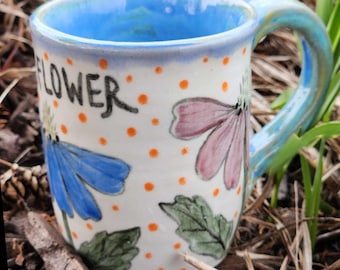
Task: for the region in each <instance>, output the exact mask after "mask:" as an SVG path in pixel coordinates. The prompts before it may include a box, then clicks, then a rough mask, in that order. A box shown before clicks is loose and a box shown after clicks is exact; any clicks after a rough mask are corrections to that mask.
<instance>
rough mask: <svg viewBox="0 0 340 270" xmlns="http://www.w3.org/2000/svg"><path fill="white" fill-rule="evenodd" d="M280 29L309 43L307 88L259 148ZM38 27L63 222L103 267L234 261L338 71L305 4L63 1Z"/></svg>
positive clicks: (51, 165)
mask: <svg viewBox="0 0 340 270" xmlns="http://www.w3.org/2000/svg"><path fill="white" fill-rule="evenodd" d="M280 27H290V28H292V29H294V30H296V31H297V32H299V34H300V35H301V36H302V40H303V41H302V45H303V46H302V47H303V54H304V59H303V67H302V73H301V78H300V83H299V86H298V88H297V91H296V94H295V96H294V97H293V98H292V99H291V100H290V101H289V103H288V104H287V105H286V107H285V108H284V109H283V110H282V111H281V112H280V113H279V115H278V116H277V117H276V118H275V120H273V121H272V122H271V123H270V124H268V125H267V126H266V127H264V129H263V130H262V131H261V132H259V133H258V134H256V135H255V136H253V137H252V139H251V140H250V139H249V138H248V137H249V136H248V135H249V133H250V132H249V131H250V124H249V109H250V105H249V102H250V93H251V69H250V57H251V52H252V49H253V48H254V46H255V45H256V43H257V42H258V41H259V40H260V39H261V38H262V37H264V36H265V35H266V34H267V33H269V32H271V31H273V30H275V29H277V28H280ZM31 28H32V34H33V41H34V47H35V60H36V70H37V81H38V89H39V91H38V92H39V97H40V115H41V121H42V131H43V136H42V138H43V146H44V151H45V157H46V164H47V167H48V175H49V183H50V190H51V195H52V199H53V206H54V210H55V215H56V217H57V221H58V224H59V227H60V231H61V233H62V234H63V235H64V237H65V238H66V239H67V240H68V242H69V243H70V244H71V245H73V246H74V247H75V248H76V249H77V250H78V251H79V253H80V254H81V255H82V256H83V258H84V259H85V260H86V261H87V263H88V265H89V268H90V269H148V270H152V269H153V270H160V269H171V270H176V269H177V270H179V269H191V267H190V266H188V265H186V264H185V263H184V261H183V259H182V258H181V256H180V255H179V253H180V252H188V253H189V254H191V255H193V256H194V257H197V258H198V259H200V260H202V261H204V262H206V263H208V264H209V265H217V264H218V263H219V262H221V261H222V260H223V258H224V257H225V256H226V251H227V249H228V246H229V245H230V243H231V241H232V239H233V235H234V233H235V230H236V227H237V225H238V221H239V218H240V215H241V213H242V207H243V205H244V201H245V198H246V196H247V195H246V194H247V190H249V189H250V188H251V187H252V185H253V182H254V181H255V179H256V178H257V176H260V175H261V174H263V173H264V172H265V170H266V168H267V167H268V165H269V164H270V160H271V159H272V158H273V156H274V155H275V153H276V152H277V150H278V149H279V148H280V147H281V146H282V145H283V144H284V142H285V141H286V140H287V139H288V138H289V136H290V135H291V134H292V133H293V132H295V131H297V130H299V129H305V128H306V127H307V126H308V124H309V122H310V121H311V120H312V118H313V116H314V115H315V113H316V112H317V111H318V109H319V108H320V105H321V104H322V102H323V100H324V96H325V92H326V89H327V85H328V82H329V76H330V74H331V72H330V71H331V67H332V63H331V62H332V61H331V49H330V43H329V40H328V37H327V34H326V32H325V30H324V27H323V26H322V23H321V22H320V21H319V20H318V19H317V17H316V16H315V15H314V14H313V13H312V11H310V10H309V9H308V8H307V7H306V6H304V5H303V4H301V3H299V2H298V1H272V0H254V1H241V0H197V1H190V0H177V1H176V0H163V1H155V0H139V1H137V0H125V1H111V0H96V1H87V0H73V1H70V0H55V1H49V2H47V3H45V4H43V5H42V6H41V7H40V8H38V9H37V10H36V11H35V12H34V14H33V15H32V17H31Z"/></svg>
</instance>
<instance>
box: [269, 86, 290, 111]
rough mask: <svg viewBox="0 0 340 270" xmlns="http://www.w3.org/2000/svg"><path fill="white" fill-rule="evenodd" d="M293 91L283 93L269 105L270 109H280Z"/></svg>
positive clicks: (288, 90)
mask: <svg viewBox="0 0 340 270" xmlns="http://www.w3.org/2000/svg"><path fill="white" fill-rule="evenodd" d="M294 93H295V91H294V90H293V89H287V90H285V91H283V92H282V93H281V94H280V95H279V96H278V97H277V98H276V99H275V100H274V101H273V103H272V104H271V105H270V108H271V109H272V110H279V109H281V108H282V107H283V106H284V105H285V104H286V103H287V102H288V100H289V99H290V98H291V97H292V96H293V94H294Z"/></svg>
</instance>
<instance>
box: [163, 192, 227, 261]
mask: <svg viewBox="0 0 340 270" xmlns="http://www.w3.org/2000/svg"><path fill="white" fill-rule="evenodd" d="M159 206H160V208H161V209H162V210H163V211H164V212H165V213H166V214H167V215H168V216H169V217H171V218H172V219H174V220H175V221H176V222H177V224H178V228H177V230H176V233H177V234H178V235H179V236H180V237H182V238H183V239H185V240H186V241H187V242H188V243H189V248H190V250H191V251H192V252H194V253H196V254H200V255H206V256H211V257H214V258H215V259H223V258H224V257H225V255H226V249H227V247H228V245H229V243H230V241H231V238H232V233H233V221H229V222H228V221H227V220H226V219H225V218H224V217H223V216H222V215H218V216H214V214H213V212H212V210H211V208H210V207H209V205H208V204H207V202H206V201H205V200H204V199H203V198H202V197H200V196H194V197H193V198H188V197H185V196H182V195H178V196H176V198H175V202H173V203H160V204H159Z"/></svg>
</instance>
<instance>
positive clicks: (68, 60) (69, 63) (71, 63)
mask: <svg viewBox="0 0 340 270" xmlns="http://www.w3.org/2000/svg"><path fill="white" fill-rule="evenodd" d="M66 63H67V64H68V65H70V66H72V65H73V60H72V59H71V58H67V59H66Z"/></svg>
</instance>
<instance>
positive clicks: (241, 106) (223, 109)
mask: <svg viewBox="0 0 340 270" xmlns="http://www.w3.org/2000/svg"><path fill="white" fill-rule="evenodd" d="M242 88H243V87H242V85H241V97H240V98H239V101H238V102H237V103H236V105H228V104H224V103H222V102H219V101H217V100H215V99H211V98H206V97H197V98H188V99H184V100H181V101H180V102H179V103H177V104H176V105H175V106H174V108H173V113H174V117H175V118H174V121H173V122H172V125H171V129H170V131H171V133H172V134H173V135H174V136H175V137H176V138H179V139H183V140H190V139H193V138H195V137H197V136H200V135H202V134H203V133H205V132H206V131H208V130H211V132H210V134H209V135H208V137H207V139H206V140H205V142H204V143H203V145H202V146H201V148H200V150H199V153H198V155H197V158H196V172H197V173H198V175H200V177H201V178H202V179H203V180H210V179H211V178H213V177H214V176H215V175H216V174H217V172H218V171H219V170H220V168H221V167H222V165H223V164H224V182H225V185H226V188H227V189H231V188H235V187H236V186H237V185H238V182H239V179H240V174H241V168H242V166H241V165H242V162H243V161H244V160H245V162H246V163H248V133H249V132H248V128H249V124H248V119H249V118H248V115H247V114H248V108H249V102H248V101H247V99H246V98H245V96H244V95H242V94H243V93H242V92H243V91H242V90H243V89H242ZM246 91H249V89H247V90H246Z"/></svg>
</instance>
